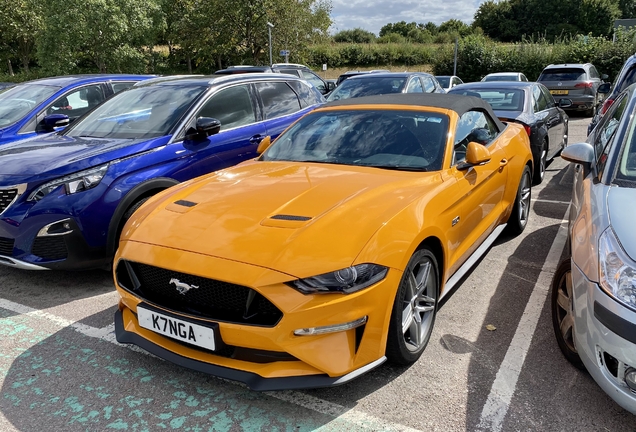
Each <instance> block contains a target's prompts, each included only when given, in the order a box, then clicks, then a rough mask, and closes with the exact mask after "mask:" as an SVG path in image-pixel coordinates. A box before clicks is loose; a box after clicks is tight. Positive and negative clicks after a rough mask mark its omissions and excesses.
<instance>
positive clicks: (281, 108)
mask: <svg viewBox="0 0 636 432" xmlns="http://www.w3.org/2000/svg"><path fill="white" fill-rule="evenodd" d="M254 88H255V89H256V94H257V95H258V97H259V101H260V104H261V109H262V112H263V119H264V120H265V128H266V134H267V135H269V136H270V137H271V139H272V140H274V139H276V138H277V137H278V135H280V134H281V132H283V131H284V130H285V129H287V127H288V126H289V125H290V124H292V123H293V122H294V121H296V119H298V118H299V117H300V116H301V115H302V114H304V113H305V112H307V111H308V110H309V108H305V109H302V105H301V103H300V99H299V98H298V95H297V94H296V93H295V92H294V90H292V88H291V87H290V86H289V85H288V84H287V83H286V82H285V81H263V82H257V83H255V84H254Z"/></svg>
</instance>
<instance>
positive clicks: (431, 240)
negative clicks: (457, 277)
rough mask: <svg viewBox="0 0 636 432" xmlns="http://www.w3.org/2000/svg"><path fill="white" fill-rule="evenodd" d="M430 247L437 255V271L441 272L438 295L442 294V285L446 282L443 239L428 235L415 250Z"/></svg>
mask: <svg viewBox="0 0 636 432" xmlns="http://www.w3.org/2000/svg"><path fill="white" fill-rule="evenodd" d="M424 247H426V248H428V249H429V250H430V251H431V252H432V253H433V255H435V259H436V260H437V271H438V272H439V274H438V277H439V279H440V280H439V290H440V292H439V293H437V295H440V294H441V289H442V286H443V284H444V282H445V277H444V276H445V274H446V272H445V267H444V263H445V257H444V247H443V246H442V241H441V240H440V239H439V238H438V237H436V236H428V237H426V238H425V239H424V240H422V241H421V242H420V244H419V245H418V246H417V247H416V248H415V250H418V249H421V248H424Z"/></svg>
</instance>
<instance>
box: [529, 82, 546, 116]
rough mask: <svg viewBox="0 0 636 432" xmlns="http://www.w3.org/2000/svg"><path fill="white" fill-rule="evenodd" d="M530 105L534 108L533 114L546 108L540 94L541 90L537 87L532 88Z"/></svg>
mask: <svg viewBox="0 0 636 432" xmlns="http://www.w3.org/2000/svg"><path fill="white" fill-rule="evenodd" d="M532 104H533V106H534V112H539V111H543V110H544V109H546V108H547V107H548V104H547V102H546V100H545V99H544V98H543V94H542V93H541V89H540V88H539V87H538V86H534V87H533V88H532Z"/></svg>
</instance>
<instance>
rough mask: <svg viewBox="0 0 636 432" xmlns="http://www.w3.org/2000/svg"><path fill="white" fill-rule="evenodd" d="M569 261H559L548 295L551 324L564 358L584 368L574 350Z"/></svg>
mask: <svg viewBox="0 0 636 432" xmlns="http://www.w3.org/2000/svg"><path fill="white" fill-rule="evenodd" d="M571 265H572V264H571V261H570V258H569V257H568V258H567V259H565V260H563V261H561V263H560V264H559V266H558V267H557V269H556V271H555V272H554V277H553V278H552V287H551V295H550V305H551V307H552V326H553V327H554V335H555V336H556V340H557V343H558V345H559V348H560V349H561V352H562V353H563V355H564V356H565V358H566V359H567V360H568V361H569V362H570V363H572V365H573V366H575V367H577V368H578V369H581V370H585V366H584V365H583V362H582V361H581V357H579V354H578V353H577V352H576V344H575V341H574V326H573V324H574V312H573V311H572V276H571V275H572V272H571Z"/></svg>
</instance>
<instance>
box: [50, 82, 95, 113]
mask: <svg viewBox="0 0 636 432" xmlns="http://www.w3.org/2000/svg"><path fill="white" fill-rule="evenodd" d="M104 99H105V98H104V91H103V90H102V86H101V84H94V85H89V86H84V87H81V88H78V89H75V90H73V91H71V92H69V93H66V94H65V95H64V96H61V97H59V98H57V99H56V100H55V101H54V102H53V103H52V104H51V105H50V106H49V107H48V108H47V109H46V115H49V114H65V115H67V116H68V117H69V118H70V119H71V120H73V119H76V118H77V117H79V116H81V115H82V114H84V113H85V112H87V111H88V110H90V109H92V108H93V107H95V106H97V105H99V104H100V103H102V101H103V100H104Z"/></svg>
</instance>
